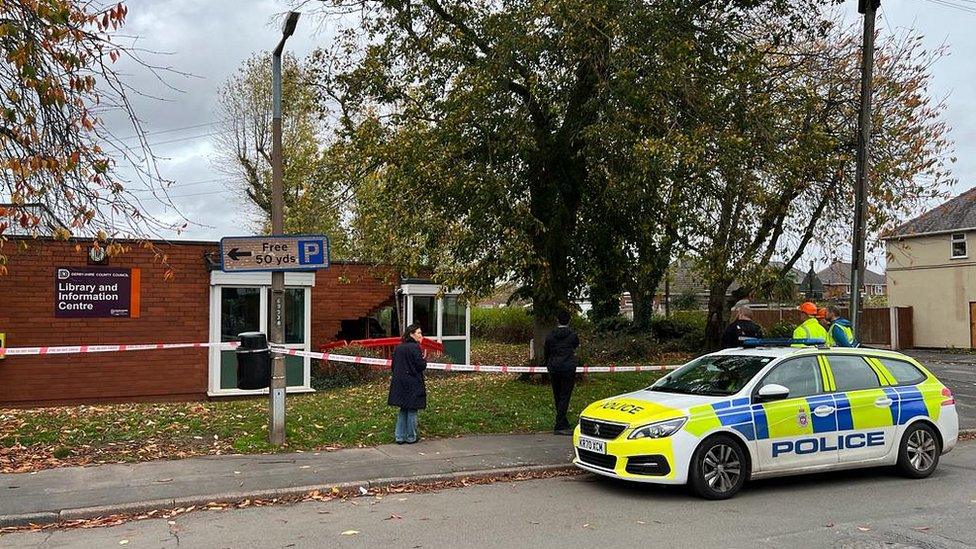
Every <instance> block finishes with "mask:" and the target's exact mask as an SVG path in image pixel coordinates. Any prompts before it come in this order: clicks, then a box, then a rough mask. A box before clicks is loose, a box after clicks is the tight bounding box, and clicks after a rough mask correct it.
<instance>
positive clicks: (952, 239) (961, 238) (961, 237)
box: [949, 233, 969, 259]
mask: <svg viewBox="0 0 976 549" xmlns="http://www.w3.org/2000/svg"><path fill="white" fill-rule="evenodd" d="M957 242H962V245H963V247H964V248H965V253H964V254H963V255H956V254H955V246H956V243H957ZM949 259H969V242H967V240H966V233H952V234H951V235H949Z"/></svg>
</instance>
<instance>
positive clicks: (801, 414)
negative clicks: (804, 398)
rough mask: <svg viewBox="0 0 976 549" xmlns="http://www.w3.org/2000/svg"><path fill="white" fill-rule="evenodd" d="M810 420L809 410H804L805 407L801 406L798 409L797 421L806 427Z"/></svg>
mask: <svg viewBox="0 0 976 549" xmlns="http://www.w3.org/2000/svg"><path fill="white" fill-rule="evenodd" d="M808 421H809V420H808V419H807V411H806V410H804V409H803V408H800V409H799V410H797V412H796V423H797V424H798V425H799V426H800V427H806V426H807V422H808Z"/></svg>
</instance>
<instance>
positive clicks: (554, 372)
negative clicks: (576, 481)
mask: <svg viewBox="0 0 976 549" xmlns="http://www.w3.org/2000/svg"><path fill="white" fill-rule="evenodd" d="M569 318H570V317H569V312H568V311H559V313H558V314H557V315H556V321H557V323H558V324H557V326H556V328H555V329H554V330H553V331H551V332H549V335H548V336H546V343H545V346H544V349H543V355H542V363H543V364H545V365H546V369H547V370H548V371H549V380H550V382H551V383H552V397H553V400H554V401H555V405H556V424H555V426H554V427H553V433H555V434H557V435H572V434H573V429H572V427H571V426H570V424H569V421H568V420H567V419H566V412H567V410H569V398H570V396H572V394H573V384H575V383H576V366H577V359H576V349H577V348H578V347H579V344H580V342H579V336H577V335H576V332H574V331H573V330H571V329H570V328H569Z"/></svg>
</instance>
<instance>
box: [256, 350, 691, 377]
mask: <svg viewBox="0 0 976 549" xmlns="http://www.w3.org/2000/svg"><path fill="white" fill-rule="evenodd" d="M272 350H273V351H274V352H276V353H279V354H283V355H290V356H300V357H308V358H315V359H318V360H329V361H334V362H350V363H355V364H368V365H371V366H385V367H390V366H391V365H392V364H393V361H392V360H390V359H388V358H371V357H365V356H349V355H335V354H332V353H316V352H314V351H300V350H298V349H285V348H283V347H272ZM681 366H682V365H681V364H654V365H650V366H579V367H578V368H576V371H577V372H578V373H582V374H586V373H590V374H600V373H617V372H660V371H664V370H674V369H676V368H680V367H681ZM427 369H428V370H444V371H445V372H489V373H497V374H544V373H546V372H547V370H546V367H545V366H500V365H495V364H490V365H489V364H449V363H442V362H428V363H427Z"/></svg>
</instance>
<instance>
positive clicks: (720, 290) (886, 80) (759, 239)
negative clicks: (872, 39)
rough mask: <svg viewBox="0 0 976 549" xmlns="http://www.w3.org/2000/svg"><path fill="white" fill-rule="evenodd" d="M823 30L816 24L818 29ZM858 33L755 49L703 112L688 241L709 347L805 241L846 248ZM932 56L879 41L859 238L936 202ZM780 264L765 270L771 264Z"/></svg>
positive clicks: (941, 152) (906, 40)
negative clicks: (704, 144)
mask: <svg viewBox="0 0 976 549" xmlns="http://www.w3.org/2000/svg"><path fill="white" fill-rule="evenodd" d="M828 23H829V22H828V21H825V24H828ZM859 45H860V39H859V34H858V32H857V31H855V30H854V29H849V28H848V29H839V30H832V31H831V32H829V33H828V34H827V35H826V36H824V37H822V38H819V39H815V40H807V41H802V42H798V43H795V44H792V45H789V46H788V47H781V46H779V45H770V46H769V47H768V48H766V49H765V50H760V51H759V53H761V56H760V57H754V58H752V59H751V60H750V61H749V65H747V68H748V70H744V71H740V72H739V77H738V78H736V79H734V80H732V81H730V85H729V86H727V88H726V89H725V90H724V93H723V94H721V95H719V96H717V97H716V98H715V99H714V100H713V101H711V102H710V103H709V105H710V108H713V109H717V114H719V116H714V115H712V116H710V117H709V118H710V119H712V120H717V121H724V122H723V123H721V124H717V125H716V126H715V127H714V128H713V130H712V131H711V132H710V134H711V136H712V138H711V146H713V147H714V155H712V156H711V158H712V163H711V166H710V167H709V169H708V170H705V171H703V172H701V174H700V177H698V178H696V180H695V181H694V182H693V183H692V184H694V185H696V187H697V188H698V192H699V200H700V203H701V205H702V208H701V209H700V210H699V212H700V216H701V217H700V219H699V221H698V223H697V224H695V225H694V226H693V228H692V231H690V232H688V233H687V236H686V237H685V239H686V240H685V245H686V246H687V247H688V248H689V249H690V250H691V251H692V252H693V254H694V256H695V259H696V263H697V267H698V271H699V273H700V274H701V275H702V277H703V279H704V280H705V281H706V282H707V285H708V290H709V304H708V310H709V318H708V324H707V328H706V331H707V339H708V343H709V345H710V346H711V347H715V346H716V345H717V343H718V338H719V337H720V334H721V329H722V328H723V326H724V324H725V322H726V315H727V311H728V305H729V300H728V299H727V293H728V289H729V287H730V286H731V285H732V283H733V282H736V281H737V282H739V283H740V287H739V288H738V289H737V290H736V291H735V292H733V294H734V295H732V296H731V299H732V300H735V299H738V298H740V297H743V296H745V295H748V294H749V293H751V292H752V291H753V290H755V289H757V288H761V287H762V286H763V285H768V284H769V283H770V282H771V281H772V282H773V283H774V281H775V279H776V278H778V277H781V276H783V275H785V274H786V273H788V272H789V270H790V269H791V268H792V267H793V265H794V264H795V263H796V262H797V261H798V260H799V259H800V257H802V255H803V254H804V253H805V252H806V251H807V247H808V245H809V244H810V243H811V242H818V243H819V244H820V245H821V246H822V247H824V248H825V249H827V250H830V251H831V252H832V253H836V251H837V250H838V248H840V249H844V248H845V247H846V246H847V242H849V234H850V233H849V231H850V226H851V219H852V215H853V190H852V189H853V182H854V174H855V169H854V163H855V146H856V120H857V115H856V113H857V108H858V101H857V94H856V93H855V90H857V88H858V80H859V63H858V52H859ZM930 62H931V55H930V54H928V53H926V52H925V51H923V50H922V49H921V47H920V45H919V43H918V41H917V40H916V39H915V37H913V36H911V35H905V36H885V37H882V39H881V40H880V41H879V42H878V54H877V61H876V69H875V71H876V74H875V95H874V98H875V99H874V102H875V111H874V122H873V124H874V130H873V135H872V145H871V146H872V155H873V159H874V160H873V161H872V167H871V188H870V189H869V200H870V203H871V207H870V208H869V212H870V216H869V217H870V219H869V227H870V228H871V229H872V230H874V231H878V230H880V229H882V228H883V227H884V226H885V225H887V224H890V223H892V222H894V221H895V220H896V219H898V218H899V217H900V216H903V215H906V214H908V213H910V212H912V211H913V210H915V209H917V208H918V206H919V205H920V204H921V203H923V202H924V201H925V200H926V199H928V198H931V197H934V196H938V195H939V194H940V193H942V192H944V190H945V188H946V185H947V184H948V182H949V181H950V176H949V173H948V170H947V168H946V165H947V163H948V162H949V161H950V158H949V149H950V143H949V142H948V141H947V139H946V125H945V123H944V121H943V120H942V119H941V111H942V105H941V104H940V103H937V102H935V101H933V100H932V98H931V97H930V96H929V95H928V93H927V84H928V81H929V78H930V75H929V71H928V67H929V65H930ZM775 257H779V258H781V259H783V261H782V263H781V264H780V265H781V266H780V267H779V268H778V269H769V267H768V266H769V265H770V264H771V261H772V260H773V258H775Z"/></svg>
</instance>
